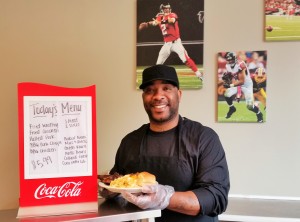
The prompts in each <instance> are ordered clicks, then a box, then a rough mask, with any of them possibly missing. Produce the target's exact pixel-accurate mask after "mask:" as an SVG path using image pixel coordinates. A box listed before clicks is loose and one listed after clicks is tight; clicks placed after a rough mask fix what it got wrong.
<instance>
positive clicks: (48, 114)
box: [24, 96, 92, 179]
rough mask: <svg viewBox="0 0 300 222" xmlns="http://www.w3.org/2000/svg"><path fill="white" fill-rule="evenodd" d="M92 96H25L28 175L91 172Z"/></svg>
mask: <svg viewBox="0 0 300 222" xmlns="http://www.w3.org/2000/svg"><path fill="white" fill-rule="evenodd" d="M91 104H92V103H91V97H76V96H74V97H65V96H62V97H53V96H45V97H40V96H36V97H33V96H25V97H24V163H25V165H24V167H25V179H35V178H55V177H70V176H91V175H92V159H91V157H92V132H91V131H92V116H91V109H92V108H91Z"/></svg>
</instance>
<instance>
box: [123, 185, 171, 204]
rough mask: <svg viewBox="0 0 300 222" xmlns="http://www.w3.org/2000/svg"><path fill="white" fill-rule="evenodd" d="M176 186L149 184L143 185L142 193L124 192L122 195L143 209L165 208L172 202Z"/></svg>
mask: <svg viewBox="0 0 300 222" xmlns="http://www.w3.org/2000/svg"><path fill="white" fill-rule="evenodd" d="M174 193H175V191H174V188H173V187H171V186H168V185H161V184H157V185H147V186H143V187H142V193H140V194H131V193H128V192H123V193H122V196H123V197H124V198H125V199H126V200H127V201H128V202H130V203H133V204H134V205H136V206H138V207H139V208H142V209H149V208H151V209H161V210H163V209H165V208H166V207H167V206H168V205H169V202H170V199H171V197H172V195H173V194H174Z"/></svg>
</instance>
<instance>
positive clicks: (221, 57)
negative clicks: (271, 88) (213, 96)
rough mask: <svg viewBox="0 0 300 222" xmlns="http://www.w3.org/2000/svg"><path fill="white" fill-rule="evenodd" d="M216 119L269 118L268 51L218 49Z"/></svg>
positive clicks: (247, 120)
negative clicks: (220, 50)
mask: <svg viewBox="0 0 300 222" xmlns="http://www.w3.org/2000/svg"><path fill="white" fill-rule="evenodd" d="M217 64H218V69H217V70H218V71H217V79H218V81H217V84H218V85H217V100H218V101H217V121H218V122H254V123H263V122H266V108H267V74H268V72H267V51H238V52H233V51H230V52H219V53H218V56H217Z"/></svg>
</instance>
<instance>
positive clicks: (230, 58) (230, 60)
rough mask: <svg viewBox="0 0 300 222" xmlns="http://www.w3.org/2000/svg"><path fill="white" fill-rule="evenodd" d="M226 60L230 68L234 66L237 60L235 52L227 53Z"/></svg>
mask: <svg viewBox="0 0 300 222" xmlns="http://www.w3.org/2000/svg"><path fill="white" fill-rule="evenodd" d="M225 59H226V61H227V62H228V64H230V66H234V65H235V64H236V61H237V58H236V54H235V53H234V52H227V53H226V55H225Z"/></svg>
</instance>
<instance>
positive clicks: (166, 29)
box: [147, 3, 203, 80]
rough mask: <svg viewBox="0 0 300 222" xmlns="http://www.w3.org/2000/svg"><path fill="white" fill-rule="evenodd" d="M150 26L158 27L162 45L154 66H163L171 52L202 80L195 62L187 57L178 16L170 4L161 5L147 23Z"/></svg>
mask: <svg viewBox="0 0 300 222" xmlns="http://www.w3.org/2000/svg"><path fill="white" fill-rule="evenodd" d="M147 25H150V26H159V28H160V30H161V32H162V35H163V39H164V45H163V46H162V48H161V49H160V51H159V55H158V58H157V61H156V64H157V65H158V64H164V62H165V61H166V60H167V58H168V57H169V56H170V54H171V52H175V53H177V55H178V56H179V58H180V59H181V61H182V62H183V63H184V64H185V65H186V66H188V67H189V68H190V69H191V70H193V72H194V73H195V74H196V76H197V77H198V78H199V79H200V80H203V74H202V73H201V72H200V71H199V70H198V68H197V66H196V64H195V62H194V61H193V60H192V59H191V58H190V57H189V55H188V53H187V51H186V50H185V48H184V46H183V45H182V42H181V39H180V31H179V26H178V16H177V15H176V14H175V13H173V12H172V9H171V6H170V4H169V3H168V4H161V5H160V12H159V13H158V14H157V15H156V16H155V19H153V21H149V22H147Z"/></svg>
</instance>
